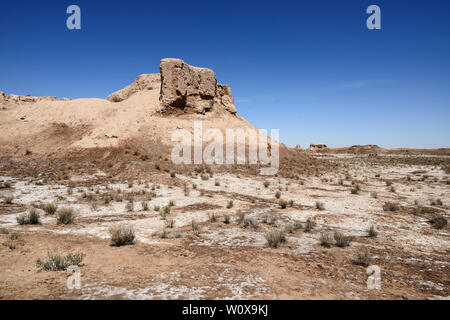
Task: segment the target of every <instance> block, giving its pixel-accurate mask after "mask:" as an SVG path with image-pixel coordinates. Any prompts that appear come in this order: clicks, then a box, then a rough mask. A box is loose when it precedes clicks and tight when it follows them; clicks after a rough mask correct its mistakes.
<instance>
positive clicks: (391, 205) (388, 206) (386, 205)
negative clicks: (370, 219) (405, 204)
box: [383, 202, 400, 211]
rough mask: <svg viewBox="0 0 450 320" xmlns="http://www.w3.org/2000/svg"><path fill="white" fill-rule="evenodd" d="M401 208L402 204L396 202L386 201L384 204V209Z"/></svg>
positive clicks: (393, 209) (394, 209)
mask: <svg viewBox="0 0 450 320" xmlns="http://www.w3.org/2000/svg"><path fill="white" fill-rule="evenodd" d="M399 209H400V205H399V204H398V203H396V202H385V203H384V205H383V210H384V211H397V210H399Z"/></svg>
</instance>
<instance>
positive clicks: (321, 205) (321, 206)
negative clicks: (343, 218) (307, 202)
mask: <svg viewBox="0 0 450 320" xmlns="http://www.w3.org/2000/svg"><path fill="white" fill-rule="evenodd" d="M316 209H317V210H320V211H322V210H325V204H324V203H323V202H320V201H316Z"/></svg>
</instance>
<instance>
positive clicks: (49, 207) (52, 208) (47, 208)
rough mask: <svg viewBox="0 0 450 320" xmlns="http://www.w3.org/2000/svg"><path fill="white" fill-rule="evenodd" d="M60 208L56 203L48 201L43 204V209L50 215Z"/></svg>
mask: <svg viewBox="0 0 450 320" xmlns="http://www.w3.org/2000/svg"><path fill="white" fill-rule="evenodd" d="M57 209H58V206H57V205H56V204H55V203H47V204H45V205H43V206H42V210H44V211H45V213H47V214H49V215H54V214H55V213H56V210H57Z"/></svg>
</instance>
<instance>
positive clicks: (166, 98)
mask: <svg viewBox="0 0 450 320" xmlns="http://www.w3.org/2000/svg"><path fill="white" fill-rule="evenodd" d="M160 72H161V95H160V102H161V105H162V107H163V108H167V107H174V108H178V109H181V110H183V111H185V112H192V113H205V112H208V111H210V110H212V109H215V108H222V109H224V110H226V111H228V112H230V113H236V108H235V107H234V105H233V96H232V94H231V89H230V88H229V87H228V86H227V85H220V84H217V80H216V74H215V73H214V71H212V70H211V69H207V68H197V67H192V66H190V65H188V64H187V63H185V62H184V61H182V60H180V59H162V60H161V63H160Z"/></svg>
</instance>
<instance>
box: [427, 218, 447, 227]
mask: <svg viewBox="0 0 450 320" xmlns="http://www.w3.org/2000/svg"><path fill="white" fill-rule="evenodd" d="M430 223H431V225H432V226H433V228H435V229H438V230H440V229H443V228H444V227H445V226H446V225H447V219H446V218H445V217H444V216H442V215H436V216H434V217H433V218H431V219H430Z"/></svg>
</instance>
